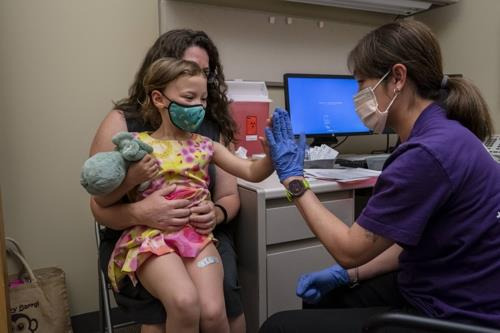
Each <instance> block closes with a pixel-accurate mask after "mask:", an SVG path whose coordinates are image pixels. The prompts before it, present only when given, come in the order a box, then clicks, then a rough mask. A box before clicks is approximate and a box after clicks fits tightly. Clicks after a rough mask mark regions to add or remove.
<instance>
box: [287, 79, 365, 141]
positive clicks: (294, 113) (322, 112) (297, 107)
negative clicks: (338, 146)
mask: <svg viewBox="0 0 500 333" xmlns="http://www.w3.org/2000/svg"><path fill="white" fill-rule="evenodd" d="M357 91H358V83H357V82H356V80H355V79H354V78H353V77H350V76H332V75H305V74H285V100H286V107H287V110H288V111H289V112H290V117H291V121H292V128H293V132H294V134H300V133H305V134H306V135H309V136H312V135H337V136H338V135H356V134H369V133H370V130H369V129H368V128H367V127H366V126H365V125H363V123H362V122H361V120H360V118H359V117H358V115H357V114H356V111H355V109H354V102H353V95H354V94H356V92H357Z"/></svg>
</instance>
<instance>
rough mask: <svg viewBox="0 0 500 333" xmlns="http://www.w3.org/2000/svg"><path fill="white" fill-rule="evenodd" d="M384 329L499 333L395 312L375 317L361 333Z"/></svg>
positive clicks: (369, 320)
mask: <svg viewBox="0 0 500 333" xmlns="http://www.w3.org/2000/svg"><path fill="white" fill-rule="evenodd" d="M386 328H402V329H407V330H410V329H411V332H427V333H434V332H440V333H500V330H498V329H494V328H487V327H484V326H475V325H470V324H462V323H457V322H452V321H448V320H442V319H435V318H428V317H421V316H416V315H410V314H406V313H397V312H387V313H381V314H378V315H375V316H373V317H371V318H369V319H368V320H367V321H366V322H365V323H364V324H363V332H365V333H377V332H384V329H386Z"/></svg>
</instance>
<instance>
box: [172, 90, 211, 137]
mask: <svg viewBox="0 0 500 333" xmlns="http://www.w3.org/2000/svg"><path fill="white" fill-rule="evenodd" d="M163 96H165V95H163ZM165 98H166V99H168V100H169V101H170V105H169V106H168V108H166V109H167V113H168V115H169V117H170V121H171V122H172V124H174V125H175V126H176V127H177V128H179V129H181V130H183V131H186V132H194V131H196V130H197V129H198V127H200V125H201V122H202V121H203V118H205V107H204V106H203V105H202V104H195V105H186V104H181V103H178V102H175V101H172V100H171V99H170V98H168V97H167V96H165Z"/></svg>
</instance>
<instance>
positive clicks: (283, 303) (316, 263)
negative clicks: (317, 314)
mask: <svg viewBox="0 0 500 333" xmlns="http://www.w3.org/2000/svg"><path fill="white" fill-rule="evenodd" d="M266 263H267V276H266V277H267V316H268V317H269V316H271V315H272V314H274V313H276V312H279V311H285V310H296V309H300V308H301V307H302V299H300V298H299V297H297V296H295V288H296V287H297V280H298V279H299V277H300V276H301V275H302V274H304V273H307V272H312V271H318V270H320V269H324V268H325V267H328V266H331V265H333V264H334V263H335V260H334V259H333V258H332V256H331V255H330V254H329V253H328V251H327V250H326V249H325V247H324V246H323V245H322V244H321V243H319V242H318V241H317V240H312V241H309V240H306V241H303V242H299V244H293V245H292V244H290V243H289V244H285V245H283V246H281V245H278V246H277V248H275V249H273V250H272V251H270V252H268V253H267V255H266Z"/></svg>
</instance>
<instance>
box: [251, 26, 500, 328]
mask: <svg viewBox="0 0 500 333" xmlns="http://www.w3.org/2000/svg"><path fill="white" fill-rule="evenodd" d="M348 66H349V69H350V70H351V71H352V73H353V74H354V76H355V78H356V79H357V80H358V82H359V92H358V93H357V94H356V95H355V96H354V104H355V107H356V111H357V113H358V115H359V116H360V118H361V119H362V120H363V122H364V123H365V125H366V126H368V127H370V128H371V129H373V130H374V132H381V131H382V130H383V129H384V128H385V127H390V128H392V129H394V130H395V131H396V133H397V134H398V135H399V137H400V139H401V145H399V146H398V147H397V149H396V150H395V151H394V152H393V153H392V155H391V156H390V157H389V158H388V160H387V161H386V163H385V165H384V169H383V171H382V173H381V175H380V176H379V178H378V181H377V183H376V185H375V188H374V190H373V195H372V197H371V198H370V200H369V201H368V203H367V205H366V207H365V209H364V210H363V211H362V213H361V214H360V216H359V218H358V219H357V221H355V223H354V224H353V225H352V226H351V227H349V226H347V225H346V224H345V223H343V221H341V220H339V219H338V218H337V217H336V216H335V215H334V214H332V213H331V212H330V211H328V210H327V209H326V208H325V207H324V206H323V205H322V204H321V203H320V201H319V200H318V198H317V197H316V195H315V194H314V193H313V192H312V191H311V190H309V189H308V187H309V186H308V184H307V182H305V181H304V177H303V153H302V152H303V149H304V140H303V139H302V140H299V143H296V142H295V140H294V138H293V134H292V131H291V125H290V120H289V116H288V113H287V112H286V111H284V110H277V111H275V112H274V115H273V120H272V129H267V132H266V136H267V139H268V141H269V146H270V151H271V156H272V159H273V161H274V165H275V168H276V171H277V173H278V176H279V178H280V181H281V182H282V183H283V185H284V186H285V188H286V189H287V190H288V192H289V193H290V195H291V196H292V198H293V202H294V204H295V205H296V206H297V207H298V209H299V211H300V213H301V214H302V216H303V217H304V219H305V220H306V222H307V224H308V226H309V228H310V229H311V230H312V231H313V232H314V234H315V235H316V236H317V237H318V238H319V240H320V241H321V242H322V243H323V244H324V246H325V247H326V248H327V249H328V251H329V252H330V254H331V255H332V256H333V258H334V259H335V261H336V262H337V263H338V264H336V265H333V266H332V267H328V268H326V269H324V270H322V271H318V272H311V273H308V274H304V275H302V276H301V277H300V279H299V281H298V284H297V295H298V296H300V297H302V298H303V300H304V302H305V303H306V304H307V303H309V304H311V305H309V306H306V307H309V308H312V309H304V310H296V311H286V312H281V313H278V314H275V315H273V316H271V317H270V318H269V319H268V320H267V321H266V322H265V323H264V325H263V326H262V327H261V332H360V331H361V326H362V324H363V322H364V321H365V320H366V319H367V318H369V317H370V316H372V315H374V314H377V313H381V312H387V311H393V310H398V311H403V312H406V313H412V314H417V315H421V316H426V317H433V318H442V319H448V320H452V321H457V322H463V323H472V324H476V325H484V326H489V327H496V328H500V288H499V281H500V164H498V163H497V162H495V161H494V160H493V158H492V157H491V156H490V155H489V153H488V152H487V150H486V149H485V147H484V146H483V144H482V141H483V140H485V139H486V138H488V137H489V136H490V135H491V134H492V132H493V126H492V122H491V119H490V115H489V112H488V108H487V105H486V103H485V101H484V99H483V98H482V96H481V94H480V93H479V91H478V89H477V88H476V87H475V86H474V85H472V84H471V83H470V82H469V81H467V80H465V79H462V78H450V77H447V76H446V75H444V74H443V65H442V58H441V51H440V47H439V44H438V42H437V40H436V37H435V36H434V34H433V33H432V32H431V31H430V29H429V28H428V27H427V26H426V25H424V24H423V23H420V22H418V21H414V20H404V21H397V22H392V23H389V24H386V25H384V26H381V27H379V28H377V29H375V30H374V31H372V32H370V33H369V34H367V35H366V36H365V37H364V38H362V39H361V40H360V41H359V42H358V44H357V46H356V47H355V48H354V49H353V50H352V51H351V53H350V54H349V58H348ZM311 111H313V110H311ZM345 222H349V221H345ZM353 282H357V286H356V287H354V288H349V286H350V285H352V284H353Z"/></svg>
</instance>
